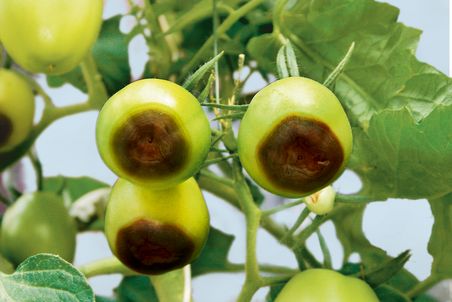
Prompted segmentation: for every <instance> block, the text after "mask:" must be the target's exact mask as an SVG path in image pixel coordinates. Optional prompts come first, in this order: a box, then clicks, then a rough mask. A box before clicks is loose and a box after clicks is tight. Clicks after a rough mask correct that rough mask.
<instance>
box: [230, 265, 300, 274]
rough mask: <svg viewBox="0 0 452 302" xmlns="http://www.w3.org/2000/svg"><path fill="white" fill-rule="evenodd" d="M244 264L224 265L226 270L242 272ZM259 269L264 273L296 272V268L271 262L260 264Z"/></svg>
mask: <svg viewBox="0 0 452 302" xmlns="http://www.w3.org/2000/svg"><path fill="white" fill-rule="evenodd" d="M245 267H246V266H245V264H238V263H230V264H228V265H227V266H226V270H225V271H226V272H243V271H244V270H245ZM259 270H260V271H261V272H264V273H271V274H285V275H287V274H294V273H297V272H298V270H297V269H293V268H288V267H285V266H278V265H272V264H260V265H259Z"/></svg>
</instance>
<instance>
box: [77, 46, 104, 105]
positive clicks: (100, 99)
mask: <svg viewBox="0 0 452 302" xmlns="http://www.w3.org/2000/svg"><path fill="white" fill-rule="evenodd" d="M80 66H81V68H82V73H83V77H84V79H85V82H86V86H87V87H88V95H89V100H88V102H89V103H90V104H91V106H92V107H93V108H94V109H101V108H102V106H103V105H104V103H105V102H106V101H107V99H108V93H107V89H106V88H105V85H104V82H103V81H102V76H101V75H100V73H99V71H98V70H97V66H96V61H95V60H94V58H93V56H92V54H89V55H88V56H87V57H86V58H85V59H84V60H83V62H82V64H81V65H80Z"/></svg>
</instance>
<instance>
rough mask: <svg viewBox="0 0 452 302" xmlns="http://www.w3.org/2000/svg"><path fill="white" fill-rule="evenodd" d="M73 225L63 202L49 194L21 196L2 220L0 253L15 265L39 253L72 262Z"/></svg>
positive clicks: (73, 250)
mask: <svg viewBox="0 0 452 302" xmlns="http://www.w3.org/2000/svg"><path fill="white" fill-rule="evenodd" d="M75 234H76V229H75V224H74V221H73V220H72V218H71V217H70V216H69V213H68V212H67V210H66V207H65V206H64V203H63V200H62V199H61V198H60V197H59V196H57V195H55V194H52V193H43V192H38V193H33V194H27V195H23V196H22V197H21V198H19V199H18V200H17V201H16V202H15V203H14V205H13V206H11V207H10V208H8V210H7V211H6V212H5V214H4V216H3V220H2V228H1V234H0V236H1V237H0V243H1V245H0V246H1V250H2V254H3V255H5V256H6V257H7V258H8V259H9V260H10V261H11V262H12V263H14V264H16V265H18V264H20V263H21V262H22V261H24V260H25V259H26V258H28V257H30V256H32V255H35V254H38V253H52V254H57V255H59V256H61V257H62V258H63V259H66V260H67V261H69V262H72V260H73V259H74V254H75Z"/></svg>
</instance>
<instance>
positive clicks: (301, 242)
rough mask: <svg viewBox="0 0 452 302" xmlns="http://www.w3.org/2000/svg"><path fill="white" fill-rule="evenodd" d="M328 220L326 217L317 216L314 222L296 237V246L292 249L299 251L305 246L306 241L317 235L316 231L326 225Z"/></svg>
mask: <svg viewBox="0 0 452 302" xmlns="http://www.w3.org/2000/svg"><path fill="white" fill-rule="evenodd" d="M325 220H326V216H316V217H315V218H314V220H313V221H312V222H311V224H310V225H308V226H307V227H306V228H305V229H303V231H301V233H300V234H298V236H296V237H295V244H294V246H293V247H292V249H294V250H295V249H297V248H299V247H301V246H304V244H305V242H306V240H307V239H308V238H309V237H310V236H311V235H312V234H314V233H315V231H316V230H317V229H318V228H319V227H320V225H322V223H324V222H325Z"/></svg>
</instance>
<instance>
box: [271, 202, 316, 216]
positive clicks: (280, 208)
mask: <svg viewBox="0 0 452 302" xmlns="http://www.w3.org/2000/svg"><path fill="white" fill-rule="evenodd" d="M302 203H304V198H302V199H299V200H296V201H293V202H289V203H286V204H283V205H280V206H277V207H274V208H272V209H268V210H265V211H262V215H263V216H268V215H273V214H275V213H278V212H281V211H284V210H286V209H290V208H292V207H295V206H298V205H300V204H302ZM308 214H309V213H308Z"/></svg>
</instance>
